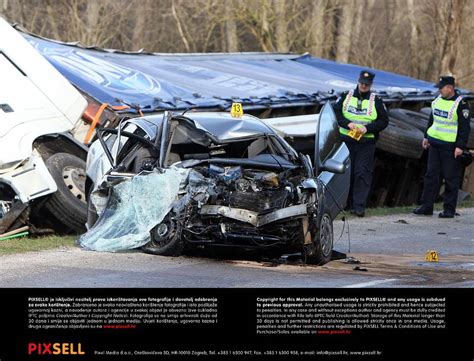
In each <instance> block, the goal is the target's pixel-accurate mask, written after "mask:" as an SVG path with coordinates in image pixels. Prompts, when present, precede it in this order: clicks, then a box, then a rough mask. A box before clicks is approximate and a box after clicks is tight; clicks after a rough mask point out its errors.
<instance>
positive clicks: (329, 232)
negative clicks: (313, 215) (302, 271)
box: [304, 213, 334, 266]
mask: <svg viewBox="0 0 474 361" xmlns="http://www.w3.org/2000/svg"><path fill="white" fill-rule="evenodd" d="M333 246H334V231H333V226H332V218H331V216H330V215H329V213H323V215H322V216H321V221H320V223H319V229H318V230H317V231H316V232H315V234H314V236H313V243H312V244H311V245H309V246H305V247H304V254H305V256H306V263H311V264H317V265H319V266H322V265H323V264H326V263H328V262H329V261H330V260H331V256H332V249H333Z"/></svg>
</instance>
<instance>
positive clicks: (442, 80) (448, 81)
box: [435, 75, 455, 89]
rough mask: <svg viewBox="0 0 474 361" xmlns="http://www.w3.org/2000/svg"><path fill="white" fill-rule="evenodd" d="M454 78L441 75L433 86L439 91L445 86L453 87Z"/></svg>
mask: <svg viewBox="0 0 474 361" xmlns="http://www.w3.org/2000/svg"><path fill="white" fill-rule="evenodd" d="M454 80H455V79H454V77H452V76H450V75H443V76H440V77H439V82H438V83H437V84H436V85H435V86H436V87H437V88H438V89H441V88H442V87H444V86H445V85H452V86H454Z"/></svg>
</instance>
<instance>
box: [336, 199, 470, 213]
mask: <svg viewBox="0 0 474 361" xmlns="http://www.w3.org/2000/svg"><path fill="white" fill-rule="evenodd" d="M416 207H417V206H415V205H413V206H403V207H392V208H389V207H379V208H367V209H366V210H365V216H366V217H374V216H388V215H392V214H408V213H411V212H412V211H413V209H414V208H416ZM472 207H474V199H468V200H465V201H463V202H461V203H459V204H458V205H457V207H456V208H457V209H461V208H472ZM434 209H435V211H436V210H440V211H441V210H442V209H443V203H435V206H434ZM346 216H347V218H354V217H355V216H354V215H352V214H350V213H349V212H347V213H346ZM341 217H342V216H341V215H339V216H338V218H341Z"/></svg>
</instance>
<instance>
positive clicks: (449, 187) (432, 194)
mask: <svg viewBox="0 0 474 361" xmlns="http://www.w3.org/2000/svg"><path fill="white" fill-rule="evenodd" d="M459 169H460V160H459V158H454V149H449V148H447V149H445V148H440V147H437V146H434V145H431V147H430V149H429V151H428V169H427V170H426V174H425V180H424V185H423V193H422V195H421V204H422V205H423V206H424V207H426V208H430V209H432V208H433V203H434V202H435V200H436V197H437V196H438V192H439V180H440V175H441V176H442V177H443V178H444V183H445V189H444V210H445V211H446V212H447V213H454V212H455V211H456V202H457V199H458V188H459Z"/></svg>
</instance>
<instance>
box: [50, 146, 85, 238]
mask: <svg viewBox="0 0 474 361" xmlns="http://www.w3.org/2000/svg"><path fill="white" fill-rule="evenodd" d="M46 167H47V168H48V170H49V172H50V173H51V176H52V177H53V179H54V181H55V182H56V185H57V187H58V190H57V191H56V192H54V193H53V194H52V195H51V196H50V197H49V199H48V200H47V201H46V203H45V205H44V207H45V208H46V209H47V210H48V211H49V212H50V213H51V214H52V215H53V216H54V217H55V218H56V219H57V220H58V221H59V222H61V223H62V224H64V225H65V226H66V227H68V228H70V229H71V230H73V231H75V232H78V233H84V231H85V230H86V228H85V224H86V220H87V204H86V197H85V180H86V175H85V169H86V163H85V162H84V161H83V160H82V159H80V158H78V157H76V156H74V155H72V154H69V153H56V154H53V155H52V156H50V157H49V158H48V159H47V160H46Z"/></svg>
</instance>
